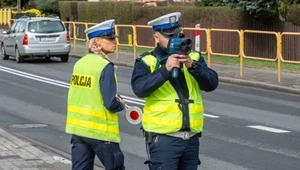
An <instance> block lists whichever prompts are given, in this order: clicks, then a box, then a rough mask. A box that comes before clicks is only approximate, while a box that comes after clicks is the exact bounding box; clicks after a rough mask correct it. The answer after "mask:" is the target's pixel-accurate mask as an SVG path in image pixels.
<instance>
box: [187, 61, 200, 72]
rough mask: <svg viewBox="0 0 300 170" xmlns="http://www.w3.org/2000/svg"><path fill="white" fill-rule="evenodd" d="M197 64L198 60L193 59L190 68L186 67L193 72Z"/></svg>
mask: <svg viewBox="0 0 300 170" xmlns="http://www.w3.org/2000/svg"><path fill="white" fill-rule="evenodd" d="M197 66H198V62H197V61H196V60H193V62H192V66H191V67H190V68H188V70H189V71H190V72H193V71H194V70H195V69H196V68H197Z"/></svg>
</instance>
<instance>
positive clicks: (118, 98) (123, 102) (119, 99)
mask: <svg viewBox="0 0 300 170" xmlns="http://www.w3.org/2000/svg"><path fill="white" fill-rule="evenodd" d="M116 98H117V100H118V101H119V102H121V103H122V104H123V105H124V106H125V103H126V101H125V100H124V99H123V98H121V97H120V96H118V95H117V96H116Z"/></svg>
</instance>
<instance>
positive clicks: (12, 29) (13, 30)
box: [9, 21, 18, 33]
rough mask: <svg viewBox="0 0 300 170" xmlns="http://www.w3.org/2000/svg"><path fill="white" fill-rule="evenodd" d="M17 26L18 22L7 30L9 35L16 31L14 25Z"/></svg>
mask: <svg viewBox="0 0 300 170" xmlns="http://www.w3.org/2000/svg"><path fill="white" fill-rule="evenodd" d="M17 24H18V21H17V22H14V23H13V25H12V26H11V27H10V29H9V32H10V33H15V30H16V25H17Z"/></svg>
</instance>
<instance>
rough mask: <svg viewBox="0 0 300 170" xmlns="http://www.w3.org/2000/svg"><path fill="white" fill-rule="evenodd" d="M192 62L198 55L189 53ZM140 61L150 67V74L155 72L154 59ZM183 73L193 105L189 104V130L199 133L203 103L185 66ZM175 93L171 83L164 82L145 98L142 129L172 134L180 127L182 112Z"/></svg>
mask: <svg viewBox="0 0 300 170" xmlns="http://www.w3.org/2000/svg"><path fill="white" fill-rule="evenodd" d="M189 55H190V57H191V58H192V59H193V60H198V59H199V54H198V53H196V52H191V53H190V54H189ZM142 60H143V61H144V62H145V63H146V64H147V65H148V66H149V67H150V70H151V72H154V71H155V66H156V62H157V60H156V58H155V57H154V56H152V55H146V56H144V57H143V58H142ZM183 68H184V69H183V72H184V76H185V79H186V83H187V86H188V90H189V97H190V98H189V99H190V100H193V101H194V102H193V103H190V104H189V118H190V129H191V131H192V132H196V133H199V132H201V131H202V129H203V112H204V108H203V102H202V96H201V91H200V87H199V84H198V82H197V81H196V80H195V79H194V77H193V76H192V75H191V74H190V73H189V72H188V70H187V68H186V67H185V65H184V66H183ZM178 98H179V97H178V96H177V93H176V91H175V89H174V88H173V86H172V85H171V83H170V82H169V81H166V82H165V83H164V84H163V85H162V86H161V87H160V88H158V89H157V90H156V91H155V92H153V93H152V94H151V95H150V96H149V97H146V98H145V106H144V109H143V117H142V124H143V128H144V129H145V130H146V131H149V132H156V133H162V134H166V133H172V132H177V131H179V130H180V129H181V126H182V116H183V114H182V111H181V110H180V109H179V106H178V103H177V102H175V99H178Z"/></svg>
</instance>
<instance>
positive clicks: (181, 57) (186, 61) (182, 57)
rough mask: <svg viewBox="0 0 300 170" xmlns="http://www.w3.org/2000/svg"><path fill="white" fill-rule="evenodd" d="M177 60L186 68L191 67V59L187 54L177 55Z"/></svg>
mask: <svg viewBox="0 0 300 170" xmlns="http://www.w3.org/2000/svg"><path fill="white" fill-rule="evenodd" d="M178 57H179V59H178V61H179V62H180V63H184V64H185V66H186V67H187V68H190V67H192V63H193V60H192V59H191V57H190V56H189V55H178Z"/></svg>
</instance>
